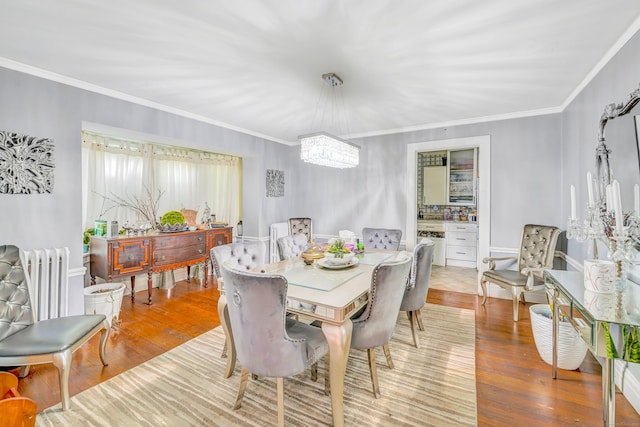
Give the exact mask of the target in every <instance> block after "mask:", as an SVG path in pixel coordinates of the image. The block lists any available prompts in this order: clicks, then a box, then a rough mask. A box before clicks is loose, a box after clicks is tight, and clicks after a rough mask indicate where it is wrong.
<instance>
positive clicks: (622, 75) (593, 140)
mask: <svg viewBox="0 0 640 427" xmlns="http://www.w3.org/2000/svg"><path fill="white" fill-rule="evenodd" d="M638 82H640V34H636V35H635V36H634V37H633V38H631V40H629V41H628V42H627V44H626V45H625V46H624V47H623V48H622V49H621V50H620V51H619V52H618V53H617V54H616V55H615V56H614V57H613V58H612V59H611V60H610V61H609V63H608V64H607V65H606V66H605V67H604V68H603V69H602V70H601V71H600V72H599V73H598V75H597V76H596V77H595V78H594V79H593V80H592V81H591V82H590V83H589V84H588V85H587V86H586V87H585V88H584V90H582V91H581V92H580V94H579V95H578V96H577V97H576V98H575V99H574V100H573V101H572V102H571V103H570V104H569V105H568V106H567V108H566V109H565V110H564V111H563V112H562V179H561V181H560V182H561V183H562V191H563V203H562V219H563V222H562V224H563V226H564V227H566V224H567V218H568V216H569V196H568V194H569V186H570V185H571V184H574V185H575V186H576V193H577V203H578V213H579V215H580V214H582V216H584V211H585V206H586V203H587V189H586V185H587V184H586V174H587V171H589V170H590V171H591V172H592V173H593V174H594V175H595V171H596V169H595V150H596V147H597V145H598V127H599V122H600V116H601V115H602V113H603V111H604V109H605V106H606V105H608V104H611V103H616V104H617V103H622V102H623V101H624V100H625V99H626V98H627V97H628V96H629V94H630V93H631V92H633V91H634V90H636V89H638ZM634 114H640V112H638V108H636V109H635V111H634ZM631 119H632V115H627V116H624V117H621V118H618V119H615V120H612V121H610V122H609V123H608V124H607V127H606V129H605V135H606V137H607V145H608V146H609V148H610V149H611V151H612V153H611V155H612V162H611V165H612V169H613V177H614V178H616V179H618V180H620V183H621V187H620V190H621V193H622V199H623V209H624V210H631V209H633V185H634V184H639V183H640V175H639V173H640V170H639V168H638V155H637V149H636V141H635V135H634V132H633V124H632V123H631V121H632V120H631ZM587 247H588V245H586V244H580V243H577V242H575V241H572V240H571V241H569V249H568V252H569V255H570V256H572V257H573V258H576V259H578V260H580V261H582V259H584V257H585V256H586V254H587ZM601 249H603V248H601ZM602 256H604V255H603V254H601V257H602Z"/></svg>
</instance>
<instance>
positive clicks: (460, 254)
mask: <svg viewBox="0 0 640 427" xmlns="http://www.w3.org/2000/svg"><path fill="white" fill-rule="evenodd" d="M444 227H445V240H446V248H447V265H451V266H456V267H469V268H476V259H477V255H478V254H477V251H478V225H477V224H471V223H468V224H465V223H464V222H455V223H445V225H444Z"/></svg>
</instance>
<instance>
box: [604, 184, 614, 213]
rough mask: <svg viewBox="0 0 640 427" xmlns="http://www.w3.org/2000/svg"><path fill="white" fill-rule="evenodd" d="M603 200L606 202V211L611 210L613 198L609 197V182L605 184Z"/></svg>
mask: <svg viewBox="0 0 640 427" xmlns="http://www.w3.org/2000/svg"><path fill="white" fill-rule="evenodd" d="M604 195H605V202H606V203H607V212H611V211H612V210H613V198H612V197H611V184H607V186H606V187H605V189H604Z"/></svg>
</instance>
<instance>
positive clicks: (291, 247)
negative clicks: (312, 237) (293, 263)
mask: <svg viewBox="0 0 640 427" xmlns="http://www.w3.org/2000/svg"><path fill="white" fill-rule="evenodd" d="M308 246H309V245H308V242H307V236H306V235H304V234H295V235H293V236H292V235H289V236H282V237H280V238H279V239H278V252H279V253H280V260H285V259H291V258H295V257H298V256H300V254H301V253H302V252H304V251H306V250H307V247H308Z"/></svg>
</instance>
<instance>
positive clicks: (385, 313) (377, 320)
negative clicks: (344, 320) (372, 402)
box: [351, 251, 413, 398]
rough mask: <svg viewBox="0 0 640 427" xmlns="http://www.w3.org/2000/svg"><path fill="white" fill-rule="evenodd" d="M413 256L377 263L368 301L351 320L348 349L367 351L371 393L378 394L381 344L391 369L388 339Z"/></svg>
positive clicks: (376, 395)
mask: <svg viewBox="0 0 640 427" xmlns="http://www.w3.org/2000/svg"><path fill="white" fill-rule="evenodd" d="M412 258H413V257H412V256H411V254H410V253H409V252H404V251H403V252H401V253H400V254H398V256H397V257H396V259H394V260H391V261H385V262H383V263H381V264H378V265H377V266H375V268H374V269H373V273H372V276H371V287H370V289H369V301H368V302H367V306H366V307H365V310H364V311H363V312H362V314H361V315H360V316H358V317H357V318H355V319H353V335H352V337H351V348H355V349H358V350H367V354H368V356H369V370H370V372H371V382H372V385H373V394H374V395H375V397H376V398H378V397H380V386H379V385H378V371H377V369H376V353H375V348H376V347H380V346H382V349H383V350H384V354H385V356H386V357H387V364H388V365H389V368H391V369H393V361H392V360H391V352H390V351H389V340H391V336H392V335H393V330H394V329H395V325H396V321H397V320H398V313H399V312H400V304H401V303H402V297H403V295H404V291H405V289H406V285H407V280H408V279H409V274H410V272H411V261H412Z"/></svg>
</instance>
